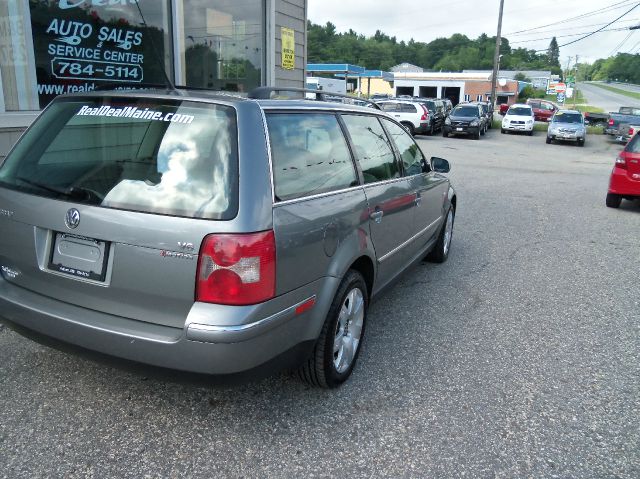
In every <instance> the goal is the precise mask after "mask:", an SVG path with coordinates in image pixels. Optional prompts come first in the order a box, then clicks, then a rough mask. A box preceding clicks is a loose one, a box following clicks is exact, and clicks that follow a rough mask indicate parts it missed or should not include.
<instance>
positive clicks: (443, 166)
mask: <svg viewBox="0 0 640 479" xmlns="http://www.w3.org/2000/svg"><path fill="white" fill-rule="evenodd" d="M431 169H432V170H433V171H435V172H436V173H449V172H450V171H451V165H450V164H449V162H448V161H447V160H445V159H444V158H438V157H437V156H432V157H431Z"/></svg>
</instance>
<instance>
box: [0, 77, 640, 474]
mask: <svg viewBox="0 0 640 479" xmlns="http://www.w3.org/2000/svg"><path fill="white" fill-rule="evenodd" d="M594 88H595V87H594ZM419 144H420V145H421V147H422V148H423V150H424V151H425V152H426V153H427V155H434V156H441V157H444V158H447V159H449V160H450V161H451V164H452V172H451V178H452V180H453V182H454V184H455V186H456V188H457V191H458V195H459V200H458V213H457V217H456V222H455V227H454V236H453V246H452V250H451V256H450V258H449V261H448V262H447V263H445V264H442V265H433V264H429V263H421V264H418V265H417V266H416V267H414V268H413V269H412V270H411V271H409V272H408V273H406V274H405V275H404V276H403V278H402V280H401V281H400V282H399V283H398V284H396V285H395V286H394V287H393V288H392V289H391V290H389V291H388V292H387V293H386V294H385V295H384V296H382V297H381V298H380V299H379V300H378V301H376V302H374V303H373V304H372V305H371V308H370V310H369V317H368V329H367V331H366V337H365V339H364V344H363V350H362V354H361V356H360V360H359V363H358V366H357V368H356V370H355V371H354V375H353V377H352V378H351V380H350V381H349V382H348V383H347V384H345V385H344V386H343V387H341V388H339V389H337V390H333V391H324V390H318V389H314V388H311V387H309V386H306V385H304V384H302V383H300V382H299V381H298V380H296V379H295V378H293V377H291V376H290V375H287V374H279V375H276V376H275V377H272V378H268V379H265V380H263V381H260V382H256V383H249V384H244V385H238V386H224V387H223V386H207V385H201V384H200V385H196V384H189V383H187V384H181V383H174V382H167V381H166V380H160V379H156V378H152V377H146V376H143V375H141V374H138V373H131V372H128V371H123V370H120V369H113V368H111V367H107V366H104V365H102V364H97V363H93V362H90V361H86V360H84V359H81V358H78V357H76V356H72V355H68V354H66V353H62V352H58V351H55V350H52V349H48V348H46V347H44V346H40V345H38V344H35V343H33V342H31V341H29V340H27V339H24V338H22V337H21V336H18V335H17V334H16V333H14V332H13V331H10V330H8V329H7V328H3V329H1V330H0V405H1V407H0V477H6V478H11V479H14V478H34V477H65V478H75V477H83V478H84V477H100V478H102V477H108V478H116V477H131V478H142V477H154V478H155V477H176V478H178V477H180V478H182V477H203V478H210V477H287V478H288V477H420V478H425V477H429V478H441V477H442V478H447V477H455V478H458V477H473V478H484V477H487V478H515V477H518V478H524V477H535V478H547V477H549V478H555V477H558V478H570V477H571V478H573V477H580V478H612V477H615V478H637V477H640V352H639V351H640V296H639V295H638V264H639V261H640V243H639V241H638V232H639V231H640V203H638V202H636V203H630V202H626V201H625V202H623V205H622V207H621V208H620V209H619V210H613V209H609V208H606V207H605V204H604V200H605V194H606V190H607V182H608V176H609V172H610V169H611V166H612V164H613V161H614V159H615V157H616V155H617V153H618V152H619V151H620V149H621V148H620V146H618V145H614V144H611V143H609V142H608V139H607V138H605V137H604V136H603V135H598V136H593V137H591V136H590V137H588V139H587V145H586V146H585V147H584V148H579V147H575V146H571V145H546V144H545V142H544V135H543V134H541V133H536V134H535V135H534V136H533V137H528V136H521V135H501V134H500V132H499V131H490V132H489V133H488V135H487V136H486V137H483V139H482V140H480V141H474V140H467V139H462V138H448V139H444V138H442V137H433V138H429V137H423V138H421V139H420V140H419Z"/></svg>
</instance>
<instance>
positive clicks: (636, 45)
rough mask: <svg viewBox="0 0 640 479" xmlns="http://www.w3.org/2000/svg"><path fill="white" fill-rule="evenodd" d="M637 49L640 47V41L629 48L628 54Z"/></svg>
mask: <svg viewBox="0 0 640 479" xmlns="http://www.w3.org/2000/svg"><path fill="white" fill-rule="evenodd" d="M637 47H640V41H638V43H636V44H635V45H634V46H632V47H631V48H629V50H628V52H629V53H632V52H633V51H634V50H635V49H636V48H637ZM609 56H611V55H609Z"/></svg>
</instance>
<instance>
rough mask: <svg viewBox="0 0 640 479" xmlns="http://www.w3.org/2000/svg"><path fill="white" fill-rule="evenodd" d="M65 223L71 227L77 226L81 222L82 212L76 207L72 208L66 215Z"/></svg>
mask: <svg viewBox="0 0 640 479" xmlns="http://www.w3.org/2000/svg"><path fill="white" fill-rule="evenodd" d="M64 223H65V224H66V225H67V228H69V229H74V228H77V227H78V225H79V224H80V212H79V211H78V210H77V209H75V208H71V209H70V210H69V211H67V215H66V216H65V217H64Z"/></svg>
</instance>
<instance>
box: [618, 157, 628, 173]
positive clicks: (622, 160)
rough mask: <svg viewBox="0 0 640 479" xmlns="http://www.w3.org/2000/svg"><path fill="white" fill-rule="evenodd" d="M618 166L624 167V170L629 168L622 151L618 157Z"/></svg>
mask: <svg viewBox="0 0 640 479" xmlns="http://www.w3.org/2000/svg"><path fill="white" fill-rule="evenodd" d="M616 167H617V168H622V169H623V170H626V169H627V160H626V159H625V157H624V155H623V154H622V153H620V154H619V155H618V157H617V158H616Z"/></svg>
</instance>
